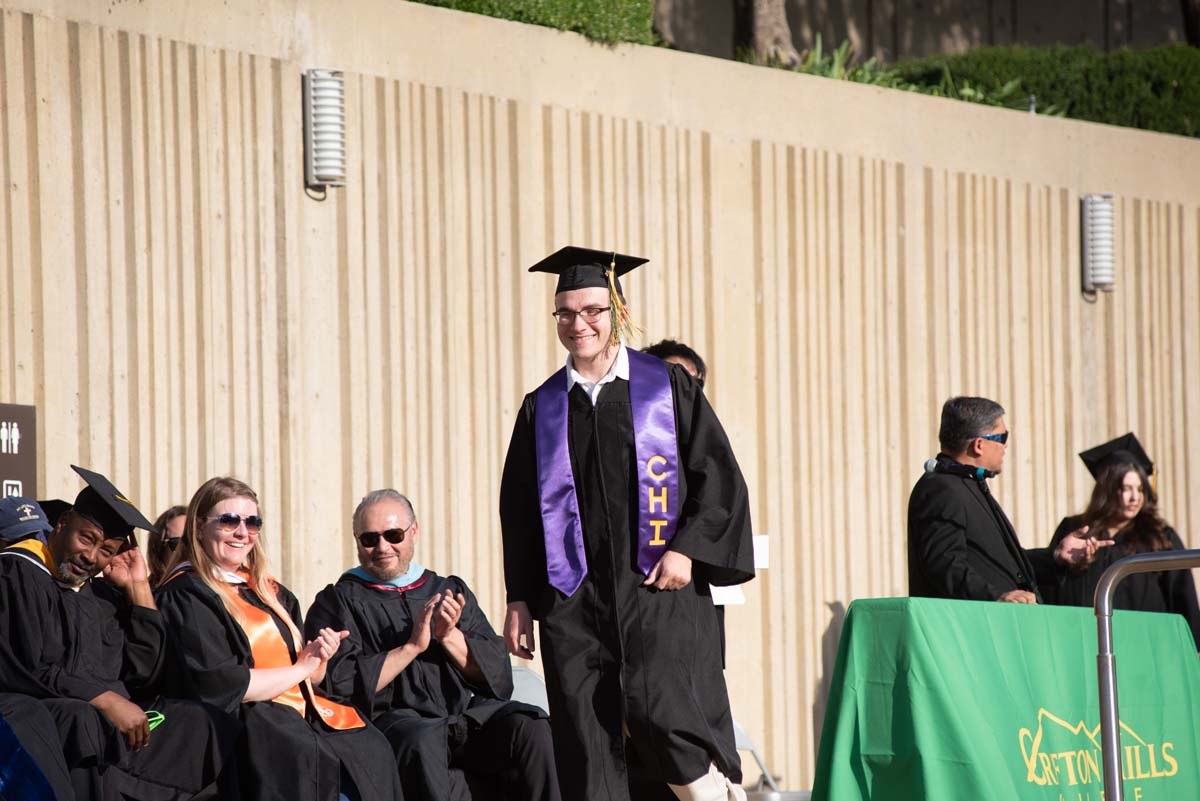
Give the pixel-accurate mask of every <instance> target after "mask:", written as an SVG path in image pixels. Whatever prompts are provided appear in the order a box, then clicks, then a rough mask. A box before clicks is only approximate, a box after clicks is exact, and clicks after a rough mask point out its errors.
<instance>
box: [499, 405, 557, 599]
mask: <svg viewBox="0 0 1200 801" xmlns="http://www.w3.org/2000/svg"><path fill="white" fill-rule="evenodd" d="M533 413H534V395H533V394H529V395H526V396H525V402H524V403H523V404H522V405H521V411H520V412H518V414H517V422H516V424H515V425H514V426H513V434H512V440H511V441H510V442H509V445H508V455H507V456H506V457H505V459H504V472H503V474H502V476H501V479H500V530H501V532H502V538H503V541H504V586H505V592H506V595H507V599H508V602H509V603H513V602H516V601H524V602H525V603H527V604H528V605H529V606H530V608H533V607H534V606H535V603H536V601H537V599H538V598H539V596H540V595H541V592H542V589H543V587H545V586H546V583H547V579H546V545H545V537H544V534H543V533H542V512H541V503H540V501H539V500H538V482H537V455H536V451H535V450H534V438H533V436H534V435H533Z"/></svg>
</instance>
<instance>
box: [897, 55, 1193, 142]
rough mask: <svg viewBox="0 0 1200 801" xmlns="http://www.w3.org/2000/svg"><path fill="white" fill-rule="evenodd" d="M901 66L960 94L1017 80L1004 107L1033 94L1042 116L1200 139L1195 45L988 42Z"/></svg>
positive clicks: (925, 82)
mask: <svg viewBox="0 0 1200 801" xmlns="http://www.w3.org/2000/svg"><path fill="white" fill-rule="evenodd" d="M895 70H896V72H897V74H898V75H899V77H900V78H901V79H902V80H903V81H906V82H909V83H911V84H914V85H916V86H919V87H926V88H931V87H940V88H943V89H944V88H946V87H948V86H954V87H957V88H958V90H959V92H960V94H961V92H962V87H966V86H970V87H971V88H972V89H980V88H982V89H983V90H984V91H986V92H992V93H993V94H994V95H997V96H998V94H999V93H1000V92H1001V90H1002V89H1003V88H1004V87H1007V86H1009V85H1010V84H1013V83H1014V82H1015V86H1016V88H1015V89H1014V90H1012V91H1011V92H1010V93H1009V98H1008V99H1009V100H1010V101H1011V102H1004V103H1001V104H1000V105H1010V106H1012V107H1017V108H1020V107H1023V106H1024V104H1026V103H1027V102H1028V97H1029V96H1030V95H1033V96H1034V98H1036V106H1037V111H1038V113H1046V109H1047V108H1049V109H1051V110H1056V111H1060V112H1061V113H1064V114H1065V115H1066V116H1068V117H1072V118H1075V119H1080V120H1091V121H1093V122H1104V123H1109V124H1111V125H1123V126H1125V127H1129V128H1143V129H1147V130H1153V131H1162V132H1165V133H1174V134H1181V135H1183V136H1200V49H1197V48H1194V47H1187V46H1184V45H1167V46H1163V47H1156V48H1154V49H1151V50H1141V51H1132V50H1118V51H1116V52H1114V53H1107V54H1106V53H1101V52H1099V51H1098V50H1096V49H1095V48H1093V47H1091V46H1088V45H1081V46H1075V47H1067V46H1065V45H1056V46H1053V47H988V48H980V49H978V50H973V51H971V52H968V53H963V54H961V55H955V56H931V57H929V58H923V59H917V60H913V61H907V62H901V63H899V64H897V65H896V67H895ZM920 91H924V89H921V90H920ZM947 96H950V95H949V94H947Z"/></svg>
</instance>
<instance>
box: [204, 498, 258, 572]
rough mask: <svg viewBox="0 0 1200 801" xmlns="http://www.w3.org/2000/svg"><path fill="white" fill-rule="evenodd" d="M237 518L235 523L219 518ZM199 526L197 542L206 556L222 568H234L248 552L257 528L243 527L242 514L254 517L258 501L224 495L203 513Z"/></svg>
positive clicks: (254, 540)
mask: <svg viewBox="0 0 1200 801" xmlns="http://www.w3.org/2000/svg"><path fill="white" fill-rule="evenodd" d="M222 515H224V516H225V517H226V521H228V520H230V519H232V518H230V516H231V515H232V516H234V517H236V518H238V522H237V524H236V525H233V526H232V527H231V524H230V523H229V522H226V521H222V519H221V518H222ZM205 517H206V521H205V523H204V525H203V527H202V528H201V529H200V545H201V547H202V548H204V551H205V553H207V554H208V556H209V558H210V559H212V560H213V561H214V562H216V563H217V564H218V565H219V566H220V567H222V568H224V569H225V570H237V569H238V568H239V567H241V566H242V565H243V564H245V562H246V559H247V558H248V557H249V556H250V551H252V550H253V549H254V543H255V542H256V541H257V540H258V531H257V530H252V529H250V528H247V526H246V521H245V518H247V517H249V518H257V517H258V504H257V503H255V502H254V501H253V500H251V499H250V498H227V499H225V500H223V501H221V502H220V503H218V504H216V505H215V506H213V508H212V509H210V510H209V511H208V514H207V515H205Z"/></svg>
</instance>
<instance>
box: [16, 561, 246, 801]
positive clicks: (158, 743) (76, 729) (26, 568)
mask: <svg viewBox="0 0 1200 801" xmlns="http://www.w3.org/2000/svg"><path fill="white" fill-rule="evenodd" d="M0 640H3V641H4V643H5V648H4V651H5V657H4V659H3V661H4V662H5V663H6V664H5V666H4V667H5V669H4V671H3V674H2V675H0V691H3V692H10V693H18V694H23V695H27V696H30V697H33V698H37V699H39V700H40V702H41V703H42V705H43V706H44V707H45V708H46V710H47V711H48V712H49V713H50V715H51V716H52V717H53V719H54V721H55V723H56V725H57V728H58V736H59V742H60V743H61V746H62V754H63V757H64V759H65V762H66V764H67V766H68V768H69V769H70V774H71V782H72V784H73V786H74V788H75V794H76V796H77V797H79V798H81V799H82V798H98V799H106V801H107V799H114V800H115V799H124V798H128V799H146V800H147V801H156V800H157V799H182V798H190V797H191V796H192V795H194V794H195V793H197V792H198V791H200V790H201V789H203V788H205V787H207V786H209V785H211V784H213V783H214V782H216V781H217V779H218V777H219V776H220V774H221V769H222V766H223V765H224V764H225V761H226V760H225V756H226V755H227V754H228V753H229V752H230V751H231V748H232V745H233V743H234V741H235V740H236V737H237V731H238V725H237V722H236V720H235V719H234V718H232V717H231V716H229V715H225V714H223V713H221V712H220V711H219V710H216V709H213V708H211V707H206V706H203V705H201V704H195V703H190V702H186V701H179V700H175V699H171V698H163V697H161V696H159V695H158V689H159V678H160V674H161V671H162V667H163V664H164V658H165V656H164V631H163V624H162V618H161V616H160V614H159V612H158V610H155V609H147V608H145V607H140V606H133V605H130V604H128V603H126V602H125V601H124V598H123V593H121V592H120V591H118V590H116V589H115V588H113V587H112V586H111V585H109V584H108V583H107V582H105V581H103V580H99V579H96V580H92V581H90V582H88V583H87V584H85V585H84V586H83V587H82V588H81V589H80V590H79V591H78V592H74V591H72V590H70V589H68V588H65V587H62V586H61V585H59V584H58V583H57V582H56V581H54V579H53V578H52V577H51V576H50V574H49V573H48V572H47V570H46V569H45V568H44V567H43V566H41V565H40V564H37V563H35V562H34V561H33V560H31V559H30V558H29V557H27V556H24V555H15V554H12V553H8V554H6V555H4V556H2V557H0ZM106 691H112V692H115V693H117V694H118V695H120V696H122V697H124V698H127V699H130V700H133V701H134V702H136V703H138V704H139V705H140V706H141V707H142V708H144V709H149V710H154V711H157V712H161V713H162V714H163V716H164V720H163V722H162V724H160V725H159V726H157V727H156V728H155V729H154V730H153V731H152V732H151V734H150V740H149V745H148V746H147V747H145V748H143V749H142V750H140V751H136V752H131V751H130V750H129V749H128V748H127V747H126V745H125V737H124V735H122V734H121V733H120V732H119V731H118V730H117V729H116V728H115V727H114V726H113V725H112V724H111V723H110V722H109V721H108V719H107V718H105V717H104V715H103V714H102V713H101V712H100V711H99V710H97V709H96V708H95V707H93V706H91V704H89V703H88V701H89V700H91V699H93V698H95V697H96V696H98V695H100V694H101V693H103V692H106Z"/></svg>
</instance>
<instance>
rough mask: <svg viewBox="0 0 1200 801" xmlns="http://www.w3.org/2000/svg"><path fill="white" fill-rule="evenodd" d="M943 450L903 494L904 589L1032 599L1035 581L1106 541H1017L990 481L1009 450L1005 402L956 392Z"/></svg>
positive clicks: (947, 407)
mask: <svg viewBox="0 0 1200 801" xmlns="http://www.w3.org/2000/svg"><path fill="white" fill-rule="evenodd" d="M938 439H939V441H940V444H941V448H942V450H941V453H939V454H938V456H937V458H936V459H933V460H930V463H927V464H926V472H925V473H924V474H923V475H922V476H921V477H920V478H919V479H918V480H917V483H916V486H914V487H913V491H912V494H911V495H910V496H909V499H908V591H909V594H910V595H913V596H914V597H919V596H924V597H930V598H957V599H961V600H968V601H1005V602H1010V603H1024V604H1036V603H1041V601H1042V599H1041V596H1040V595H1039V593H1038V584H1039V582H1046V581H1052V580H1053V577H1054V576H1055V575H1056V574H1057V572H1058V571H1060V570H1061V569H1062V567H1064V566H1067V565H1071V564H1075V563H1078V562H1081V561H1086V560H1089V559H1090V558H1091V557H1092V556H1093V555H1094V554H1095V553H1096V550H1097V548H1104V547H1107V546H1108V545H1111V544H1112V543H1111V541H1107V540H1096V539H1088V538H1086V537H1085V536H1084V535H1085V534H1086V533H1087V532H1086V530H1084V531H1082V532H1072V533H1070V534H1068V535H1067V536H1065V537H1063V538H1062V540H1061V542H1060V543H1059V544H1058V547H1057V548H1056V549H1055V550H1053V551H1052V550H1050V549H1048V548H1031V549H1028V550H1027V549H1025V548H1022V547H1021V543H1020V541H1019V540H1018V539H1017V532H1016V530H1014V529H1013V525H1012V523H1011V522H1009V519H1008V516H1007V515H1006V514H1004V510H1003V509H1001V508H1000V504H999V502H998V501H997V500H996V498H995V497H994V496H993V495H992V493H991V490H990V489H989V488H988V484H987V481H988V479H990V478H993V477H995V476H997V475H999V474H1000V472H1001V470H1003V468H1004V456H1005V454H1006V453H1007V452H1008V426H1007V425H1006V424H1005V422H1004V407H1003V406H1001V405H1000V404H998V403H996V402H995V401H993V400H989V399H987V398H973V397H957V398H951V399H950V400H948V401H946V403H945V404H944V405H943V406H942V421H941V426H940V428H939V431H938Z"/></svg>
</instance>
